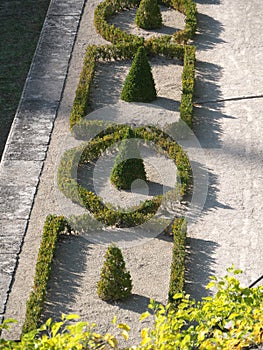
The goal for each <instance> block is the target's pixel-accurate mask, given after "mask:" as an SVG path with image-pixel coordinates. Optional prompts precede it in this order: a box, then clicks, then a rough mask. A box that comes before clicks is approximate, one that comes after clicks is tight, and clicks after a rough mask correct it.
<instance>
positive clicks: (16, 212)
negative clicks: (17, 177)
mask: <svg viewBox="0 0 263 350" xmlns="http://www.w3.org/2000/svg"><path fill="white" fill-rule="evenodd" d="M21 174H22V169H21ZM35 192H36V186H32V185H30V184H16V183H13V184H9V183H6V182H5V183H1V182H0V198H2V199H3V200H2V202H1V203H0V219H9V220H14V219H19V220H21V219H25V220H27V219H29V215H30V211H31V207H32V203H33V199H34V195H35Z"/></svg>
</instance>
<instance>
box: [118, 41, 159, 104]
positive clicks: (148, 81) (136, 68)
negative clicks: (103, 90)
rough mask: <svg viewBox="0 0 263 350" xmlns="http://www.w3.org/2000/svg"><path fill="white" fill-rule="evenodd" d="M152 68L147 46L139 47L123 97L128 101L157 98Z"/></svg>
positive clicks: (125, 83) (144, 100)
mask: <svg viewBox="0 0 263 350" xmlns="http://www.w3.org/2000/svg"><path fill="white" fill-rule="evenodd" d="M156 95H157V93H156V89H155V83H154V80H153V75H152V68H151V66H150V64H149V62H148V59H147V56H146V52H145V48H144V47H143V46H141V47H139V49H138V51H137V53H136V55H135V57H134V59H133V61H132V65H131V69H130V71H129V73H128V75H127V77H126V79H125V82H124V85H123V89H122V92H121V99H122V100H124V101H126V102H151V101H153V100H155V99H156Z"/></svg>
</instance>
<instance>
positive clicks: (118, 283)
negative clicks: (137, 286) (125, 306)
mask: <svg viewBox="0 0 263 350" xmlns="http://www.w3.org/2000/svg"><path fill="white" fill-rule="evenodd" d="M97 290H98V296H99V297H100V298H101V299H102V300H105V301H113V300H123V299H126V298H127V297H128V296H130V294H131V290H132V281H131V275H130V272H129V271H127V270H126V267H125V262H124V259H123V256H122V252H121V250H120V248H118V247H117V246H115V245H111V246H109V248H108V249H107V252H106V254H105V261H104V265H103V267H102V269H101V274H100V280H99V282H98V286H97Z"/></svg>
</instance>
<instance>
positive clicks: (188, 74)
mask: <svg viewBox="0 0 263 350" xmlns="http://www.w3.org/2000/svg"><path fill="white" fill-rule="evenodd" d="M184 50H185V54H184V68H183V74H182V97H181V104H180V117H181V119H182V120H183V121H184V122H185V123H186V124H187V125H188V126H189V127H190V128H192V124H193V121H192V119H193V96H194V83H195V47H193V46H185V48H184Z"/></svg>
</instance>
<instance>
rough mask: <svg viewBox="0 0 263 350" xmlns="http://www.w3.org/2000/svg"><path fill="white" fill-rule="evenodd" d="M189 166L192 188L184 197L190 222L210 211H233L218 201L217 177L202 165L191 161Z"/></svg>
mask: <svg viewBox="0 0 263 350" xmlns="http://www.w3.org/2000/svg"><path fill="white" fill-rule="evenodd" d="M191 166H192V169H193V172H194V176H193V177H194V178H193V188H191V189H190V190H189V192H188V194H187V195H186V196H185V197H184V201H186V202H187V203H189V206H188V209H187V213H186V215H187V216H188V219H189V220H190V221H192V220H193V221H195V220H196V219H197V218H200V217H202V216H203V215H206V214H207V213H208V212H210V211H214V210H217V209H218V208H223V209H234V208H233V207H231V206H229V205H228V204H227V203H221V202H219V201H218V199H217V197H218V192H219V190H218V176H217V175H216V174H214V173H213V172H212V171H211V170H210V169H208V168H207V167H205V166H204V165H202V164H200V163H198V162H196V161H192V162H191Z"/></svg>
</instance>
